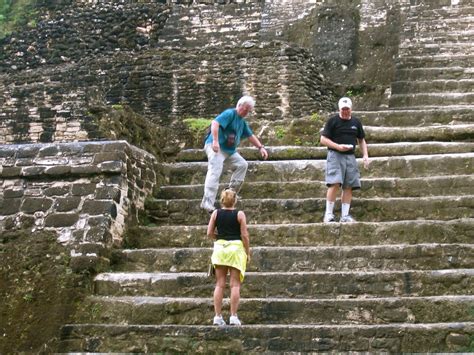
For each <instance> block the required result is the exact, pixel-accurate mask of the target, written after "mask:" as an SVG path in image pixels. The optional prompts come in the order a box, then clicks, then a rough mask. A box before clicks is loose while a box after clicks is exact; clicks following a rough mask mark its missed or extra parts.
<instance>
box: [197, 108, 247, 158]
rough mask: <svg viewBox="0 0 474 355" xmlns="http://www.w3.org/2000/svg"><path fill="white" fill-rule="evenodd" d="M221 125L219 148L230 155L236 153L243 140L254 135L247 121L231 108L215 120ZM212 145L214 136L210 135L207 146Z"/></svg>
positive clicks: (206, 142)
mask: <svg viewBox="0 0 474 355" xmlns="http://www.w3.org/2000/svg"><path fill="white" fill-rule="evenodd" d="M215 120H216V121H217V123H219V146H220V149H221V150H222V151H223V152H224V153H227V154H229V155H232V154H234V153H235V151H236V149H237V147H238V146H239V144H240V140H241V139H242V138H248V137H251V136H252V135H253V132H252V130H251V129H250V127H249V125H248V123H247V121H245V120H244V119H243V118H242V117H240V116H239V115H238V114H237V110H236V109H235V108H229V109H227V110H225V111H224V112H222V113H221V114H220V115H219V116H217V117H216V118H215ZM209 143H212V134H209V136H208V137H207V139H206V141H205V144H209Z"/></svg>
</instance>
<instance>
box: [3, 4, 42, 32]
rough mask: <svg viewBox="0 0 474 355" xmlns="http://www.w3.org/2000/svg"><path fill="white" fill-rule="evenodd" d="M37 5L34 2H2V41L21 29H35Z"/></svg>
mask: <svg viewBox="0 0 474 355" xmlns="http://www.w3.org/2000/svg"><path fill="white" fill-rule="evenodd" d="M35 4H36V1H34V0H0V39H2V38H4V37H6V36H7V35H9V34H10V33H12V32H14V31H15V30H17V29H19V28H24V27H35V26H36V19H37V16H38V12H37V9H36V7H35Z"/></svg>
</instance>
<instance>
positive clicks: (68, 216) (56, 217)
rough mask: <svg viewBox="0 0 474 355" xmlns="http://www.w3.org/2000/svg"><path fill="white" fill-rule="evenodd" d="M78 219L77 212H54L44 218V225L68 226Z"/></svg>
mask: <svg viewBox="0 0 474 355" xmlns="http://www.w3.org/2000/svg"><path fill="white" fill-rule="evenodd" d="M78 220H79V215H78V214H77V213H54V214H50V215H48V216H47V217H46V218H45V227H70V226H72V225H74V224H75V223H76V222H77V221H78Z"/></svg>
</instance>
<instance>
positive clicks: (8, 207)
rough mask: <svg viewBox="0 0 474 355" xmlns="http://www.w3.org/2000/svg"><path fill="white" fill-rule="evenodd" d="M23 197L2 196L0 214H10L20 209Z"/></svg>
mask: <svg viewBox="0 0 474 355" xmlns="http://www.w3.org/2000/svg"><path fill="white" fill-rule="evenodd" d="M20 205H21V198H9V199H3V198H0V215H3V216H8V215H12V214H15V213H18V212H19V211H20Z"/></svg>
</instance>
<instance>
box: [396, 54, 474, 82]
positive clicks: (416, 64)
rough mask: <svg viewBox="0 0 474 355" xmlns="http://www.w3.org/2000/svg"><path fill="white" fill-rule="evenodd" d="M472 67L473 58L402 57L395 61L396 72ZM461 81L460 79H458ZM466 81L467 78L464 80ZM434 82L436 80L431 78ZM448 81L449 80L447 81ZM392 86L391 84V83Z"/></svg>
mask: <svg viewBox="0 0 474 355" xmlns="http://www.w3.org/2000/svg"><path fill="white" fill-rule="evenodd" d="M472 66H474V56H459V57H457V56H453V55H447V56H433V55H430V56H421V57H420V56H418V57H417V56H415V57H409V56H403V57H400V58H398V59H397V64H396V69H397V70H402V69H405V70H413V69H415V68H426V69H428V68H452V69H454V68H457V67H458V68H471V67H472ZM460 79H462V78H460ZM466 79H467V78H466ZM433 80H436V78H433ZM448 80H449V79H448ZM392 85H393V83H392Z"/></svg>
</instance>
